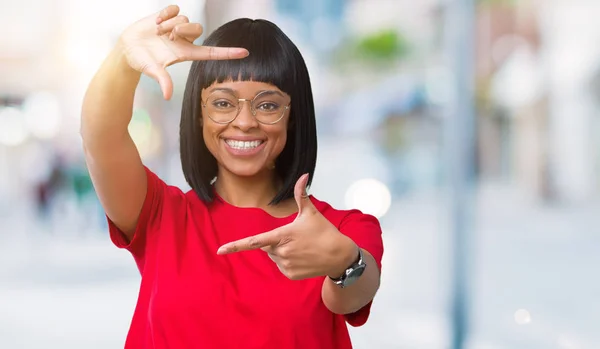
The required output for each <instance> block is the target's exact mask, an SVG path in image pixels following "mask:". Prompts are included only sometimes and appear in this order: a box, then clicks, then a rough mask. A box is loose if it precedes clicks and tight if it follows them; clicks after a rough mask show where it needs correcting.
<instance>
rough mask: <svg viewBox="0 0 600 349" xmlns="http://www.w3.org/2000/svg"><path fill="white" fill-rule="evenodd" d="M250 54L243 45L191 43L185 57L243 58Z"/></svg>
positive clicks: (210, 58)
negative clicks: (218, 45) (227, 45)
mask: <svg viewBox="0 0 600 349" xmlns="http://www.w3.org/2000/svg"><path fill="white" fill-rule="evenodd" d="M249 54H250V52H248V50H246V49H245V48H241V47H216V46H196V45H190V49H189V51H188V52H187V53H186V57H184V58H185V59H186V60H192V61H206V60H224V59H241V58H245V57H248V55H249Z"/></svg>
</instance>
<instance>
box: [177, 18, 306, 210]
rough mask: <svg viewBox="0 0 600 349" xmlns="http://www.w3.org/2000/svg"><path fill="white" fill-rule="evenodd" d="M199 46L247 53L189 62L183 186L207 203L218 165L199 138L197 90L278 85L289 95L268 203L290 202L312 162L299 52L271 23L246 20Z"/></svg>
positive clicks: (182, 142)
mask: <svg viewBox="0 0 600 349" xmlns="http://www.w3.org/2000/svg"><path fill="white" fill-rule="evenodd" d="M203 45H204V46H217V47H242V48H245V49H247V50H248V51H249V52H250V55H249V56H248V57H246V58H243V59H233V60H222V61H195V62H193V63H192V66H191V68H190V72H189V75H188V80H187V84H186V88H185V93H184V97H183V106H182V111H181V122H180V130H179V137H180V145H179V146H180V155H181V165H182V168H183V174H184V176H185V179H186V181H187V183H188V184H189V185H190V187H191V188H192V189H193V190H194V191H195V192H196V194H197V195H198V197H199V198H200V199H201V200H202V201H204V202H212V200H213V199H214V191H213V188H212V186H211V182H212V180H213V179H214V178H215V176H216V175H217V170H218V167H217V161H216V159H215V158H214V156H213V155H212V154H211V153H210V151H209V150H208V148H207V147H206V144H205V143H204V137H203V134H202V105H201V92H202V90H203V89H205V88H207V87H209V86H210V85H212V84H213V83H215V82H219V83H220V82H223V81H227V80H233V81H249V80H252V81H260V82H265V83H270V84H273V85H275V86H277V88H279V89H280V90H281V91H283V92H285V93H287V94H288V95H289V96H290V97H291V108H290V116H289V122H290V124H289V125H290V127H288V131H287V141H286V144H285V146H284V148H283V151H282V152H281V154H280V155H279V157H278V158H277V160H276V161H275V171H277V175H278V176H279V177H280V180H281V183H282V187H281V190H280V191H279V192H278V193H277V194H276V195H275V197H274V198H273V199H272V200H271V203H270V204H277V203H279V202H281V201H283V200H285V199H288V198H292V197H293V196H294V186H295V184H296V181H297V180H298V179H299V178H300V176H302V175H303V174H304V173H308V174H309V180H308V185H310V183H311V182H312V178H313V175H314V171H315V165H316V162H317V129H316V120H315V108H314V102H313V96H312V89H311V84H310V77H309V74H308V69H307V67H306V63H305V62H304V59H303V58H302V55H301V54H300V51H299V50H298V48H297V47H296V45H294V43H293V42H292V41H291V40H290V39H289V38H288V37H287V35H285V33H283V31H281V29H279V27H277V26H276V25H275V24H273V23H271V22H269V21H267V20H262V19H260V20H252V19H248V18H241V19H236V20H233V21H231V22H228V23H226V24H224V25H223V26H221V27H219V28H218V29H216V30H215V31H214V32H213V33H212V34H211V35H209V36H208V37H207V38H206V40H205V41H204V43H203Z"/></svg>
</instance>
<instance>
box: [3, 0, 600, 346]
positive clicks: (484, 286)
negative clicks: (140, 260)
mask: <svg viewBox="0 0 600 349" xmlns="http://www.w3.org/2000/svg"><path fill="white" fill-rule="evenodd" d="M0 3H1V5H0V23H2V27H3V28H5V29H4V30H3V35H0V348H3V349H4V348H5V349H17V348H118V347H122V346H123V343H124V339H125V336H126V333H127V330H128V326H129V322H130V319H131V315H132V314H133V309H134V306H135V301H136V297H137V291H138V287H139V275H138V272H137V269H136V267H135V264H134V262H133V260H132V258H131V257H130V256H129V255H128V254H127V252H125V251H120V250H117V249H116V248H115V247H113V246H112V245H111V243H110V241H109V239H108V234H107V226H106V223H105V219H104V216H103V212H102V209H101V207H100V206H99V204H98V201H97V198H96V196H95V193H94V191H93V188H92V186H91V182H90V179H89V177H88V174H87V171H86V167H85V163H84V160H83V156H82V155H83V154H82V148H81V139H80V136H79V133H78V131H79V117H80V108H81V103H82V98H83V95H84V93H85V89H86V87H87V84H88V83H89V81H90V79H91V77H92V75H93V74H94V72H95V71H96V69H97V68H98V67H99V64H100V63H101V61H102V60H103V58H104V57H105V56H106V54H107V53H108V52H109V50H110V49H111V47H112V45H113V44H114V43H115V40H116V39H117V38H118V36H119V34H120V32H121V31H122V30H123V29H124V28H125V27H126V26H127V25H128V24H130V23H132V22H134V21H136V20H137V19H139V18H142V17H144V16H146V15H148V14H150V13H153V12H155V11H157V10H159V9H161V8H162V7H164V6H166V5H168V4H169V3H168V2H166V1H163V0H128V1H117V0H102V1H99V0H89V1H79V0H20V1H10V2H9V1H7V0H2V1H1V2H0ZM177 4H178V5H179V6H180V7H181V10H182V13H183V14H185V15H187V16H188V17H189V18H190V19H191V20H192V21H199V22H201V23H203V24H204V25H205V32H211V31H212V30H214V29H215V28H216V27H218V26H219V25H221V24H223V23H225V22H226V21H228V20H230V19H233V18H237V17H250V18H267V19H270V20H272V21H274V22H275V23H277V24H278V25H279V26H280V27H281V28H282V29H283V30H284V31H285V32H286V33H287V34H288V35H289V36H290V37H291V38H292V40H293V41H294V42H295V43H296V44H297V45H298V47H299V48H300V50H301V52H302V53H303V55H304V57H305V60H306V62H307V64H308V66H309V70H310V73H311V78H312V84H313V88H314V97H315V101H316V108H317V116H318V128H319V137H320V138H319V160H318V165H317V171H316V175H315V179H314V182H313V183H314V184H313V187H312V188H311V192H312V193H313V194H314V195H316V196H317V197H319V198H320V199H322V200H326V201H328V202H330V203H331V204H332V205H334V206H335V207H337V208H341V209H344V208H359V209H361V210H363V211H364V212H366V213H371V214H374V215H376V216H377V217H379V218H380V220H381V223H382V227H383V231H384V241H385V246H386V253H385V256H384V262H383V265H384V270H383V275H382V288H381V290H380V293H379V294H378V296H377V298H376V300H375V303H374V305H373V310H372V315H371V318H370V320H369V322H368V323H367V324H366V325H365V326H364V327H362V328H358V329H351V334H352V337H353V339H354V343H355V346H356V348H362V349H367V348H381V349H386V348H414V349H438V348H440V349H441V348H455V349H458V347H457V346H456V345H453V343H455V342H456V341H457V340H456V338H457V336H458V337H461V336H463V335H464V345H463V348H472V349H520V348H526V349H537V348H540V349H541V348H544V349H546V348H557V349H578V348H582V349H592V348H600V279H599V278H598V276H596V277H594V275H598V274H596V273H597V271H596V272H594V270H597V269H596V266H597V265H599V264H600V224H599V222H598V221H599V216H598V213H599V212H600V210H599V209H600V137H598V134H599V131H600V45H599V44H598V43H600V22H599V21H598V18H599V16H600V1H597V0H543V1H542V0H478V1H475V2H474V3H470V5H471V7H470V9H469V2H467V1H461V0H456V1H451V0H448V1H445V0H419V1H410V0H302V1H295V0H245V1H242V0H227V1H226V0H206V1H201V0H180V1H178V2H177ZM461 6H466V7H461ZM461 8H462V10H461ZM464 9H466V11H464ZM465 28H466V31H465ZM452 33H454V34H452ZM202 39H203V38H202ZM188 69H189V64H179V65H177V66H174V67H172V68H170V72H171V74H172V76H173V80H174V83H175V91H174V92H175V95H174V98H173V99H172V100H171V101H170V102H165V101H163V100H162V98H161V96H160V91H159V89H158V84H157V83H155V82H154V81H152V80H150V79H147V78H143V79H142V81H141V83H140V87H139V89H138V91H137V96H136V103H135V104H136V105H135V111H134V114H133V119H132V121H131V125H130V132H131V134H132V135H133V138H134V139H135V141H136V144H137V146H138V149H139V151H140V152H141V154H142V156H143V158H144V161H145V163H146V164H147V165H148V166H149V167H150V168H152V169H153V170H154V171H155V172H157V173H158V174H159V175H160V176H161V177H162V178H163V179H164V180H165V181H167V182H168V183H170V184H173V185H177V186H180V187H181V188H183V189H187V188H188V186H187V185H186V183H185V181H184V179H183V175H182V173H181V167H180V162H179V154H178V125H179V113H180V105H181V98H182V94H183V91H184V83H185V79H186V75H187V72H188ZM471 81H472V82H473V83H470V82H471ZM457 305H458V307H457Z"/></svg>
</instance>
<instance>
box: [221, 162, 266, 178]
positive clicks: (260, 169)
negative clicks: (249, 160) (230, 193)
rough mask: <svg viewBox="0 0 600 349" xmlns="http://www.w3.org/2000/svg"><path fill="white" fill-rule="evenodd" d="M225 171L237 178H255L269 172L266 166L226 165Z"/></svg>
mask: <svg viewBox="0 0 600 349" xmlns="http://www.w3.org/2000/svg"><path fill="white" fill-rule="evenodd" d="M224 165H225V166H224V167H225V169H227V171H228V172H229V173H231V174H233V175H235V176H238V177H255V176H258V175H261V174H264V173H266V172H267V171H268V170H267V169H266V168H265V166H260V165H257V164H248V165H242V164H224Z"/></svg>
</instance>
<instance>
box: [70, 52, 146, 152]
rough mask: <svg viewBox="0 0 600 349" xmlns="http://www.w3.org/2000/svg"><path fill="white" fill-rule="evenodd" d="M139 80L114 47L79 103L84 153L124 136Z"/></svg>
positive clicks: (100, 147)
mask: <svg viewBox="0 0 600 349" xmlns="http://www.w3.org/2000/svg"><path fill="white" fill-rule="evenodd" d="M139 80H140V73H139V72H137V71H135V70H133V69H132V68H131V67H129V65H128V64H127V62H126V59H125V57H124V55H123V54H122V52H121V50H120V48H119V47H116V48H115V49H114V50H113V51H112V52H111V53H110V54H109V56H108V57H107V58H106V60H105V61H104V62H103V64H102V66H101V67H100V69H99V70H98V72H97V73H96V75H95V76H94V78H93V79H92V81H91V83H90V85H89V87H88V89H87V91H86V94H85V97H84V100H83V106H82V113H81V136H82V138H83V143H84V146H85V148H86V150H88V151H92V152H93V151H95V150H96V149H103V150H106V149H107V147H108V145H110V144H115V143H117V144H118V143H120V141H121V140H122V139H123V138H125V137H127V132H128V130H127V127H128V125H129V122H130V121H131V116H132V111H133V100H134V95H135V89H136V88H137V85H138V83H139ZM115 141H116V142H115Z"/></svg>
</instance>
